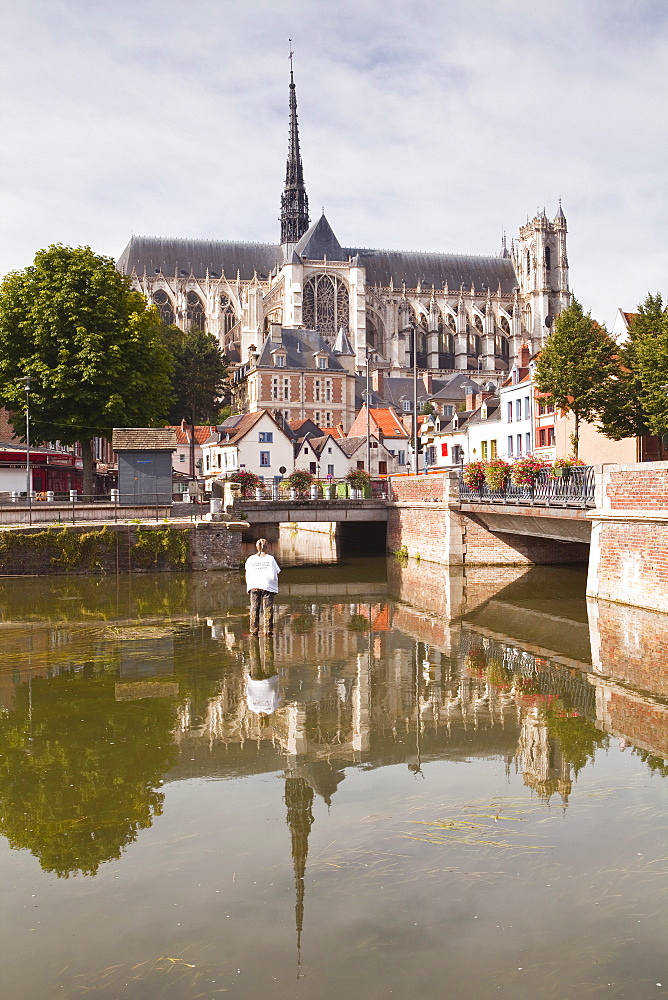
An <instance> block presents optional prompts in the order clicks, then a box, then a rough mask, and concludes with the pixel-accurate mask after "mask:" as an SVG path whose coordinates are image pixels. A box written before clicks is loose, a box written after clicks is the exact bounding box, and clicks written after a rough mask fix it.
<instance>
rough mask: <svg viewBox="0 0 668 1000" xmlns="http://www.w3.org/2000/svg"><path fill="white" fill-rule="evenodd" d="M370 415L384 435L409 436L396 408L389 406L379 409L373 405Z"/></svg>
mask: <svg viewBox="0 0 668 1000" xmlns="http://www.w3.org/2000/svg"><path fill="white" fill-rule="evenodd" d="M370 415H371V419H372V420H373V421H374V423H375V425H376V427H377V428H378V430H379V431H380V433H381V434H382V435H383V437H391V438H398V437H403V438H405V437H408V435H407V433H406V431H405V429H404V428H403V426H402V425H401V424H400V423H399V419H398V417H397V415H396V413H395V412H394V410H391V409H389V408H388V409H383V410H377V409H374V408H373V407H371V410H370Z"/></svg>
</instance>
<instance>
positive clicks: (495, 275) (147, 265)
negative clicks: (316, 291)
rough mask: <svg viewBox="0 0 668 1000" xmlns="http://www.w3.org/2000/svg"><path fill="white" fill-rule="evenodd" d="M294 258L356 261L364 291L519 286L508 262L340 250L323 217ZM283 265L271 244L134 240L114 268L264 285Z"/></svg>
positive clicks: (280, 252) (278, 250)
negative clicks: (253, 280)
mask: <svg viewBox="0 0 668 1000" xmlns="http://www.w3.org/2000/svg"><path fill="white" fill-rule="evenodd" d="M300 247H301V251H300V250H299V248H300ZM294 252H295V253H297V252H303V254H304V256H306V257H308V258H309V259H311V260H322V259H324V256H325V254H326V256H327V259H328V260H341V261H347V260H348V258H351V257H358V258H359V264H360V265H361V266H363V267H365V268H366V283H367V285H375V284H378V285H383V286H387V285H389V284H390V279H391V280H392V282H393V283H394V285H395V287H400V286H401V285H402V283H403V282H405V283H406V285H407V287H409V288H415V287H416V285H417V283H418V281H420V282H422V286H423V287H427V288H430V287H431V286H432V285H433V286H434V288H439V289H440V288H443V285H444V283H445V282H447V285H448V288H449V290H450V292H455V291H458V290H459V288H460V286H461V285H463V286H464V289H465V290H466V291H468V290H469V289H470V288H471V286H472V285H473V286H474V287H475V289H476V290H477V291H481V290H482V289H484V288H488V287H489V288H490V289H491V291H492V292H496V290H497V288H498V287H499V285H500V286H501V292H502V293H503V294H511V293H512V291H513V289H514V288H515V287H516V286H517V285H518V280H517V276H516V274H515V269H514V267H513V263H512V260H510V259H509V258H502V257H493V256H489V257H474V256H471V255H464V254H446V253H422V252H414V251H403V250H372V249H363V248H359V249H358V248H355V247H341V245H340V244H339V241H338V240H337V238H336V236H335V235H334V232H333V231H332V228H331V226H330V225H329V223H328V222H327V219H326V218H325V216H324V215H323V216H321V217H320V219H319V220H318V222H316V223H315V224H314V225H313V226H311V228H310V229H309V230H308V232H307V233H305V234H304V236H302V238H301V240H300V241H299V243H298V244H297V245H296V247H295V248H294ZM312 254H313V255H315V256H311V255H312ZM282 264H283V250H282V248H281V247H280V246H279V245H278V244H273V243H244V242H241V241H222V240H184V239H162V238H160V237H152V236H133V237H132V238H131V240H130V242H129V243H128V245H127V246H126V248H125V249H124V250H123V253H122V254H121V256H120V257H119V259H118V262H117V265H116V266H117V267H118V270H119V271H120V272H121V274H132V272H133V271H136V272H137V274H138V275H142V274H143V273H144V271H146V273H147V274H149V275H155V274H160V273H162V274H164V275H165V276H167V277H172V276H173V275H175V274H176V275H177V276H179V277H189V275H190V274H191V273H192V274H193V275H194V277H196V278H205V277H206V272H207V269H208V271H209V274H210V275H211V277H213V278H219V277H220V276H221V275H222V274H223V273H224V274H225V276H226V277H227V278H233V279H236V276H237V271H238V272H239V276H240V278H241V279H242V280H250V279H251V278H252V277H253V275H254V274H257V276H258V278H261V279H262V280H266V279H267V278H269V276H270V275H271V273H272V271H274V270H275V269H276V268H277V267H281V266H282Z"/></svg>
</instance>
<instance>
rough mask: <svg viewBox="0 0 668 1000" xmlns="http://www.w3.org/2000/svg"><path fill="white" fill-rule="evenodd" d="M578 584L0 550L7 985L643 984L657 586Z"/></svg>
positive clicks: (370, 997) (514, 572) (657, 839)
mask: <svg viewBox="0 0 668 1000" xmlns="http://www.w3.org/2000/svg"><path fill="white" fill-rule="evenodd" d="M290 545H291V546H292V549H290ZM308 545H309V546H311V549H309V550H308V559H309V560H311V559H313V560H316V561H318V560H322V559H326V558H327V552H326V549H327V544H326V543H323V542H322V540H317V539H316V540H314V539H309V540H308ZM323 545H324V548H323ZM290 552H292V555H290ZM284 555H285V562H286V563H290V562H298V561H299V558H298V553H297V552H296V549H295V543H294V539H292V541H291V542H290V543H289V544H288V545H287V548H286V550H285V552H284ZM330 555H331V553H330ZM584 584H585V579H584V572H583V571H582V570H580V569H578V568H575V569H553V568H550V569H529V570H521V569H498V568H494V569H480V570H478V571H469V572H468V573H467V574H466V575H465V576H464V575H462V574H461V573H454V572H453V573H449V572H448V571H447V569H445V568H444V567H439V566H435V565H433V564H429V563H424V562H423V563H415V562H410V563H407V564H402V563H401V562H398V561H396V560H388V561H386V560H385V559H381V558H377V557H368V558H364V557H354V556H351V557H348V558H344V559H343V560H342V561H340V562H338V563H336V564H330V565H323V564H321V565H312V566H301V567H300V566H288V565H286V568H285V569H284V570H283V573H282V574H281V590H280V594H279V597H278V602H277V613H276V618H277V626H276V635H275V637H274V639H273V640H270V639H267V640H265V639H263V638H262V637H260V639H259V640H255V639H253V638H252V637H251V636H249V634H248V620H247V606H246V595H245V593H244V588H243V585H242V579H241V575H240V574H236V573H217V574H197V575H183V576H179V575H167V574H164V575H156V576H152V575H148V576H146V575H145V576H135V577H120V578H113V579H109V578H100V579H93V578H91V579H78V578H60V579H57V578H51V579H43V580H37V579H12V580H8V579H4V580H0V650H1V653H2V655H1V656H0V834H2V836H1V837H0V879H1V883H0V884H1V885H2V893H1V896H0V913H1V916H0V929H1V933H2V972H1V982H2V986H1V988H0V993H1V995H2V997H3V1000H24V998H30V1000H51V998H56V997H59V998H62V997H66V998H72V997H86V996H95V997H102V998H105V997H108V998H113V1000H154V998H155V1000H158V998H160V1000H163V998H164V1000H201V998H214V1000H215V998H218V997H222V996H224V995H227V996H229V997H238V998H242V1000H256V998H258V997H263V996H269V997H271V998H272V1000H274V998H275V1000H291V998H302V997H303V998H308V1000H348V998H349V997H357V998H361V1000H380V998H384V1000H386V998H387V997H388V996H394V997H397V998H401V1000H413V998H424V997H441V996H442V997H456V998H459V1000H473V998H476V1000H477V998H480V997H500V998H504V1000H506V998H507V1000H510V998H513V1000H517V998H527V1000H528V998H531V1000H563V998H577V1000H579V998H587V997H592V998H594V997H600V996H603V997H614V998H617V997H626V998H633V1000H646V998H649V997H660V996H665V995H667V994H668V956H667V950H666V939H667V933H666V932H667V931H668V926H667V925H668V883H667V880H666V876H667V873H668V846H667V843H666V841H667V837H668V835H667V832H666V831H667V829H668V827H667V824H666V812H667V795H666V792H667V789H668V763H667V762H666V761H667V760H668V669H667V664H668V616H662V615H653V614H649V613H645V612H640V611H633V610H631V609H628V608H621V607H615V606H611V605H601V604H599V603H595V602H590V603H589V605H588V603H587V601H586V599H585V593H584V590H585V587H584Z"/></svg>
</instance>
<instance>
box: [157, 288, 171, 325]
mask: <svg viewBox="0 0 668 1000" xmlns="http://www.w3.org/2000/svg"><path fill="white" fill-rule="evenodd" d="M153 304H154V305H155V306H157V308H158V312H159V313H160V319H161V320H162V322H163V323H164V324H165V325H166V326H171V324H172V323H173V322H174V310H173V309H172V303H171V302H170V300H169V295H168V294H167V292H163V290H162V289H161V288H159V289H158V291H157V292H154V293H153Z"/></svg>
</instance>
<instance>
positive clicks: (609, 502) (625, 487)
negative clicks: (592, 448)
mask: <svg viewBox="0 0 668 1000" xmlns="http://www.w3.org/2000/svg"><path fill="white" fill-rule="evenodd" d="M603 474H604V477H605V479H604V497H605V499H604V507H606V508H609V509H611V510H628V509H631V508H633V509H638V510H668V462H654V463H652V464H651V465H647V464H643V465H622V466H613V467H612V468H611V469H610V470H608V469H606V468H605V467H604V470H603ZM605 480H607V482H605Z"/></svg>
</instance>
